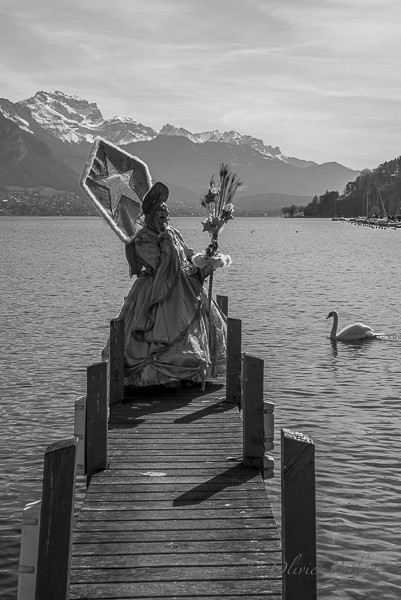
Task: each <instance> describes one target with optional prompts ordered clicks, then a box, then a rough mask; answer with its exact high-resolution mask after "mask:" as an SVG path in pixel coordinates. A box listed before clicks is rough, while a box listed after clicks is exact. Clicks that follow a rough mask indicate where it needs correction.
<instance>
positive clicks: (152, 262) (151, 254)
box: [135, 231, 162, 273]
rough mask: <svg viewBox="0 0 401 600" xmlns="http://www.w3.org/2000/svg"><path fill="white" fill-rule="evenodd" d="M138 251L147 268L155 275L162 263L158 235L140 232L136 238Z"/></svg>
mask: <svg viewBox="0 0 401 600" xmlns="http://www.w3.org/2000/svg"><path fill="white" fill-rule="evenodd" d="M135 247H136V251H137V253H138V255H139V257H140V259H141V260H142V261H143V263H144V264H145V266H146V267H148V268H150V270H151V272H153V273H155V272H156V271H157V269H158V268H159V266H160V262H161V253H162V250H161V247H160V244H159V240H158V237H157V235H152V234H151V233H149V232H145V231H144V232H139V233H138V235H137V236H136V238H135Z"/></svg>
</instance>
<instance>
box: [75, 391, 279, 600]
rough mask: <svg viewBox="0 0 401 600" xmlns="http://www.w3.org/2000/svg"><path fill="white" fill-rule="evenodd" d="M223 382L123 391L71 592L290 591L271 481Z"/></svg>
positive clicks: (156, 595)
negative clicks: (252, 461) (252, 458)
mask: <svg viewBox="0 0 401 600" xmlns="http://www.w3.org/2000/svg"><path fill="white" fill-rule="evenodd" d="M242 436H243V430H242V421H241V416H240V414H239V412H238V408H237V406H236V404H234V403H230V402H227V401H226V394H225V386H224V385H223V384H220V383H218V382H214V383H212V384H209V385H208V386H207V387H206V391H205V392H201V390H200V388H198V387H187V388H183V389H181V390H178V391H176V390H174V391H173V390H165V391H163V392H160V391H154V390H153V391H148V390H144V391H143V392H141V393H136V394H135V396H134V395H132V396H131V397H130V396H129V395H127V393H126V396H125V401H124V402H123V403H122V404H117V405H115V406H113V410H112V414H111V417H110V421H109V433H108V461H109V468H108V469H107V470H105V471H101V472H98V473H95V474H94V476H93V477H92V480H91V482H90V485H89V487H88V490H87V494H86V498H85V501H84V504H83V507H82V509H81V511H80V514H79V517H78V521H77V524H76V527H75V531H74V534H73V545H72V563H71V586H70V598H74V599H78V598H85V599H95V598H104V599H106V598H107V599H118V600H128V599H131V598H135V599H136V600H145V599H149V598H153V599H160V600H162V599H174V598H177V599H180V600H193V599H198V600H202V599H208V600H217V599H218V598H219V599H220V598H225V599H236V600H238V598H242V599H246V598H249V599H252V600H262V598H263V599H266V597H268V598H281V588H282V582H281V541H280V535H279V532H278V530H277V526H276V522H275V520H274V517H273V514H272V510H271V507H270V504H269V500H268V497H267V494H266V491H265V486H264V482H263V480H262V478H261V475H260V473H259V472H258V470H256V469H252V468H246V467H244V466H243V465H242V448H243V446H242Z"/></svg>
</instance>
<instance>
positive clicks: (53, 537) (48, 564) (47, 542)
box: [35, 439, 77, 600]
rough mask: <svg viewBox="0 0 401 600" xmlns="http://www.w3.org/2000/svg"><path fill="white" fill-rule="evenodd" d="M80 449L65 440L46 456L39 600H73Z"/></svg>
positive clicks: (70, 441)
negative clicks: (72, 567)
mask: <svg viewBox="0 0 401 600" xmlns="http://www.w3.org/2000/svg"><path fill="white" fill-rule="evenodd" d="M76 448H77V440H75V439H73V440H63V441H61V442H56V443H55V444H51V445H50V446H49V447H48V448H47V450H46V452H45V458H44V468H43V492H42V507H41V512H40V530H39V546H38V564H37V576H36V595H35V600H65V599H68V597H69V586H70V561H71V542H72V528H73V517H74V499H75V464H76Z"/></svg>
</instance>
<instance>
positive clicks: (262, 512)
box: [80, 507, 275, 526]
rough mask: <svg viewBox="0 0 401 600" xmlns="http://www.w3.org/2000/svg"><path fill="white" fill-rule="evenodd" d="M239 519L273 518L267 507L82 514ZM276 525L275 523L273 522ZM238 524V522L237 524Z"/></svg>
mask: <svg viewBox="0 0 401 600" xmlns="http://www.w3.org/2000/svg"><path fill="white" fill-rule="evenodd" d="M227 519H230V521H231V520H232V519H237V520H243V519H246V520H251V519H252V520H253V519H261V520H263V522H265V519H266V523H267V522H268V519H273V515H272V513H270V514H269V512H268V510H267V509H264V508H243V509H241V508H237V509H233V508H231V507H230V508H220V509H214V510H213V509H212V510H207V509H205V510H202V511H196V512H195V511H191V510H182V509H180V508H176V509H170V510H140V511H139V512H138V511H135V510H103V509H93V508H92V509H86V510H84V511H82V514H81V515H80V522H81V523H83V522H85V521H106V520H112V521H113V522H116V521H135V522H143V521H148V520H149V521H153V523H154V525H155V526H156V522H157V521H170V520H173V521H174V522H175V521H190V522H191V523H192V522H193V521H195V520H196V521H197V522H198V521H205V520H207V521H213V523H214V521H216V520H218V521H220V520H227ZM191 523H189V524H191ZM213 523H207V524H206V525H207V526H209V524H210V525H213ZM273 525H274V526H275V523H274V524H273ZM237 526H238V524H237Z"/></svg>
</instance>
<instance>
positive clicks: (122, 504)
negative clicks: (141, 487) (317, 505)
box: [81, 494, 273, 516]
mask: <svg viewBox="0 0 401 600" xmlns="http://www.w3.org/2000/svg"><path fill="white" fill-rule="evenodd" d="M194 504H195V503H193V504H188V503H186V502H172V501H171V502H166V500H164V498H163V499H162V500H153V499H152V498H150V499H146V500H142V502H141V501H139V500H138V497H137V496H136V495H135V494H131V495H130V498H128V499H127V498H125V497H122V498H121V497H120V498H119V497H118V496H117V495H114V497H113V498H110V496H109V495H107V494H102V495H101V497H99V496H98V495H97V494H91V495H90V496H89V497H88V496H87V497H86V499H85V503H84V505H83V506H82V508H81V511H83V512H85V511H90V510H97V509H99V510H109V511H114V510H130V511H138V510H140V511H144V510H146V511H159V510H165V511H166V512H171V511H175V510H176V509H180V510H182V511H184V512H190V511H193V510H194V508H195V506H194ZM229 508H232V509H237V510H244V509H252V508H260V509H263V510H264V511H265V512H266V514H268V515H269V516H271V515H272V514H273V511H272V509H271V507H270V506H269V505H267V504H266V497H265V496H260V497H256V498H255V497H251V498H248V499H244V498H241V500H239V499H238V498H235V499H232V500H230V501H227V500H224V499H223V500H220V499H215V498H211V499H209V500H203V501H202V503H198V504H197V506H196V510H197V511H198V512H199V513H200V514H202V515H203V514H206V513H207V512H209V511H210V510H213V511H219V510H228V509H229Z"/></svg>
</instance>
